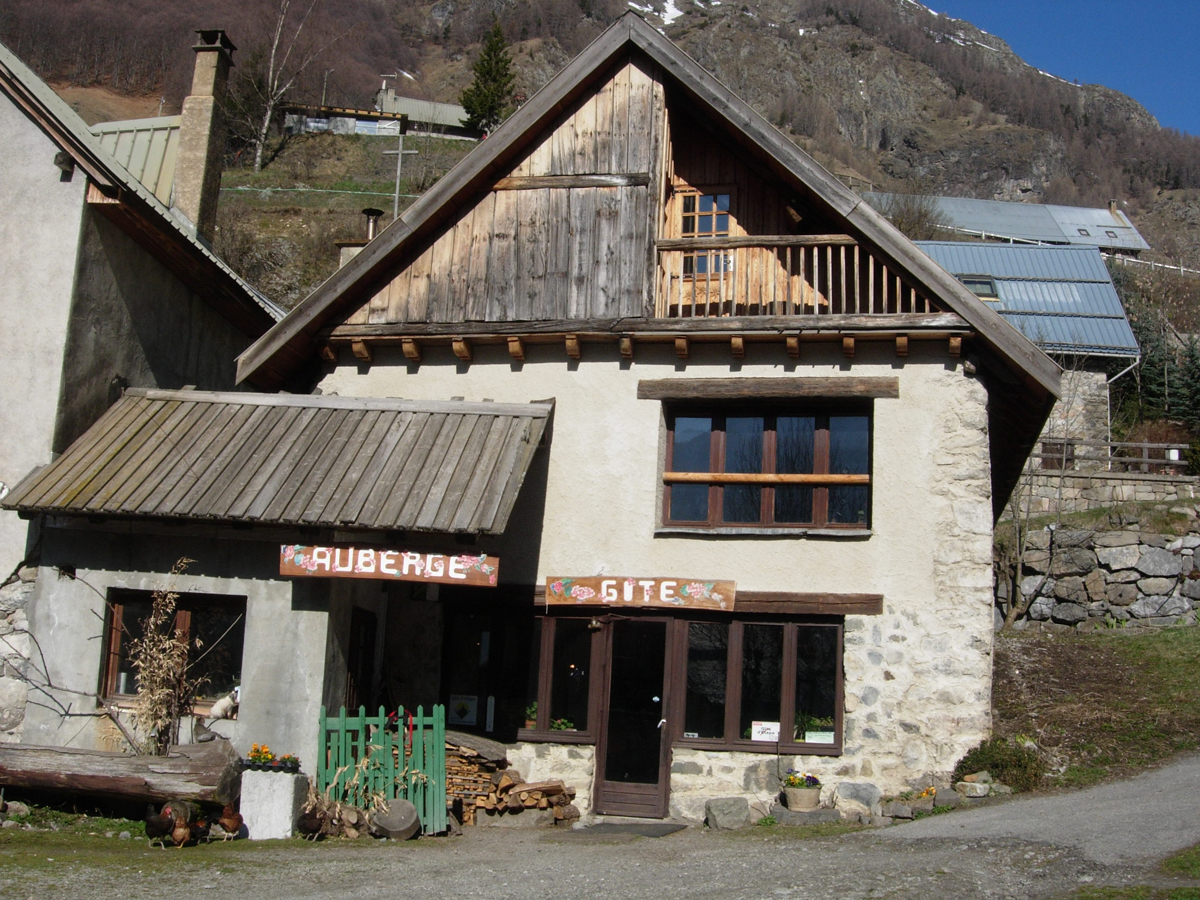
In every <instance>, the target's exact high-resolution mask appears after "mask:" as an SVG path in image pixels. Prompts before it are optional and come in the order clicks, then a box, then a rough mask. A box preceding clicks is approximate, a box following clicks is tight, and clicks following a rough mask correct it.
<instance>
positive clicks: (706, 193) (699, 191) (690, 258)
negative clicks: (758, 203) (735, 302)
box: [672, 185, 736, 281]
mask: <svg viewBox="0 0 1200 900" xmlns="http://www.w3.org/2000/svg"><path fill="white" fill-rule="evenodd" d="M720 194H726V195H728V197H729V209H728V210H726V211H725V213H724V215H727V216H728V217H729V227H728V228H726V230H725V231H716V229H715V227H714V230H713V231H711V232H705V233H703V234H701V233H699V232H697V231H695V230H693V231H692V232H691V233H685V232H684V230H683V217H684V216H685V215H691V216H695V217H697V218H699V216H700V215H701V213H700V198H701V197H712V198H713V212H712V213H711V215H712V216H713V217H714V222H713V225H714V226H715V225H716V222H715V217H716V216H717V215H719V213H718V212H717V211H716V197H717V196H718V195H720ZM735 194H736V188H735V187H734V186H733V185H717V186H703V187H692V186H690V185H689V186H687V187H679V188H676V189H675V192H674V197H673V198H672V199H673V200H674V201H675V203H676V207H675V208H676V213H675V229H676V231H677V232H678V235H679V238H680V239H681V240H700V239H702V238H715V237H729V236H730V235H732V234H733V233H734V225H735V222H736V220H735V219H734V217H733V204H734V196H735ZM686 197H695V198H696V209H695V211H694V212H691V213H685V212H684V210H683V202H684V199H685V198H686ZM701 255H703V256H705V257H706V258H707V259H708V260H709V262H708V269H709V271H708V272H697V271H696V260H697V259H698V258H699V257H700V256H701ZM714 259H720V260H722V262H721V265H720V267H719V268H716V269H714V267H713V262H712V261H713V260H714ZM689 264H690V266H691V269H692V271H690V272H689V271H687V269H688V267H689ZM681 265H682V269H681V271H680V277H681V278H682V279H683V280H684V281H707V280H708V279H710V278H712V277H714V276H715V277H718V278H719V277H721V276H722V275H724V274H725V273H728V272H732V271H733V256H732V254H730V253H729V252H727V251H723V250H702V251H699V252H696V253H688V254H686V255H685V256H684V257H683V262H682V264H681Z"/></svg>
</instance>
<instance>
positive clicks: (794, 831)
mask: <svg viewBox="0 0 1200 900" xmlns="http://www.w3.org/2000/svg"><path fill="white" fill-rule="evenodd" d="M765 818H774V817H773V816H766V817H765ZM758 824H759V825H762V824H763V823H762V821H761V820H759V823H758ZM866 827H867V826H866V825H859V824H857V823H853V822H818V823H816V824H814V825H770V826H764V827H761V828H742V829H739V830H737V831H731V832H728V834H729V836H730V837H732V838H734V839H738V838H741V839H747V838H748V839H750V840H756V841H757V840H769V841H805V840H809V839H810V838H822V837H836V836H837V835H841V834H850V833H851V832H855V831H862V830H863V829H864V828H866Z"/></svg>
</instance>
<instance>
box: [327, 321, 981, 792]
mask: <svg viewBox="0 0 1200 900" xmlns="http://www.w3.org/2000/svg"><path fill="white" fill-rule="evenodd" d="M912 348H913V349H912V353H911V355H910V356H909V357H907V359H904V360H901V359H898V358H897V357H896V356H895V354H894V351H893V350H892V347H891V345H890V344H886V343H880V344H874V345H873V344H869V343H866V342H861V341H860V342H859V347H858V354H857V356H856V358H855V359H854V360H853V362H852V363H851V362H850V361H847V360H845V359H843V357H842V355H841V352H840V349H841V348H840V344H837V345H807V344H806V345H804V348H803V360H802V362H800V363H790V362H789V361H788V360H787V357H786V356H785V354H784V351H783V347H782V345H781V344H769V345H748V346H747V348H746V358H745V360H744V361H742V362H741V363H740V364H735V363H733V362H732V361H731V359H730V355H729V350H728V348H727V347H725V346H721V345H707V346H706V345H695V344H693V347H692V358H691V359H690V360H689V361H688V362H687V363H683V362H681V361H680V360H679V359H677V358H676V357H675V355H674V352H673V350H672V349H671V348H670V347H666V346H663V347H649V346H642V345H639V346H638V348H637V351H636V352H637V355H636V359H635V360H634V361H633V362H632V363H631V364H630V363H623V362H621V360H620V358H619V357H618V356H617V353H616V350H615V348H614V347H613V346H612V345H606V346H602V345H588V344H585V345H584V348H583V359H582V360H581V361H580V362H579V363H578V364H574V363H571V362H570V361H569V360H568V359H567V358H566V356H565V353H564V352H563V350H562V348H561V347H560V346H558V345H557V344H556V345H552V346H551V345H533V346H527V347H526V354H527V362H526V363H525V364H524V365H519V364H516V363H514V362H513V361H512V360H511V358H510V357H509V356H508V353H507V351H506V350H505V349H504V348H503V347H490V346H477V347H476V348H475V361H474V362H473V363H472V364H470V365H464V364H460V363H458V361H457V360H456V359H455V358H454V357H453V356H452V355H451V354H450V350H449V349H448V348H437V347H435V348H426V350H425V362H424V363H423V364H422V365H421V366H419V367H410V366H407V365H406V364H405V363H404V360H403V358H402V357H400V355H399V352H398V351H397V352H394V353H393V352H392V351H381V350H377V351H376V357H375V363H374V365H372V366H370V367H367V366H358V365H353V364H347V365H339V366H335V367H332V368H331V370H330V371H329V372H328V373H327V374H326V376H325V377H324V379H323V380H322V381H321V388H322V390H323V391H324V392H325V393H330V392H336V393H338V394H341V395H344V396H364V397H365V396H375V397H404V398H409V399H426V400H446V399H450V398H452V397H463V398H464V399H466V400H471V401H479V400H483V399H493V400H495V401H498V402H527V401H530V400H538V399H545V398H549V397H553V398H555V399H556V402H557V405H556V408H555V413H554V421H553V437H552V440H551V442H550V445H549V462H548V471H547V475H546V500H545V511H544V523H543V524H542V525H541V527H540V528H539V527H538V524H537V517H538V516H540V515H541V510H540V509H537V508H536V507H535V505H534V504H532V503H530V493H531V492H530V491H529V490H528V489H527V490H526V491H525V492H524V493H523V495H522V497H521V498H520V500H519V501H518V505H517V509H516V510H515V511H514V514H513V518H512V519H511V520H510V523H509V527H508V532H507V533H506V535H505V538H504V539H503V540H501V541H499V542H497V543H494V544H493V543H488V544H487V545H486V546H487V548H488V549H489V550H493V549H494V550H495V551H496V552H499V554H500V556H501V566H500V571H501V581H502V582H511V583H524V584H529V583H541V582H543V581H544V579H545V578H546V577H547V576H550V575H554V576H564V575H566V576H570V575H599V574H612V575H633V576H647V577H648V576H669V575H679V576H683V577H695V578H705V579H712V578H729V579H734V580H735V581H736V582H737V585H738V588H739V590H755V591H772V590H774V591H832V592H845V593H859V592H867V593H882V594H883V595H884V598H885V601H884V614H883V615H882V616H878V617H859V616H851V617H848V620H847V624H846V631H847V634H846V648H845V673H846V713H847V715H846V727H845V730H846V736H845V743H844V752H843V754H842V756H840V757H803V758H798V759H797V760H796V764H797V765H799V766H802V767H803V768H806V769H807V770H809V771H815V772H818V773H819V774H822V775H823V776H825V777H827V778H828V779H830V780H831V781H833V782H836V781H837V780H841V779H849V780H864V781H871V782H874V783H876V784H879V785H880V786H881V787H883V788H885V789H891V790H903V789H905V788H906V787H909V786H911V785H912V784H913V783H915V782H918V781H920V780H921V778H923V777H927V776H928V775H929V774H933V773H945V772H946V771H947V770H949V769H950V768H952V767H953V765H954V762H955V761H956V760H957V759H958V758H959V757H960V756H961V755H962V753H963V752H965V751H966V750H967V749H969V748H970V747H972V746H974V745H975V744H976V743H978V742H979V740H981V739H982V738H983V737H985V736H986V735H987V733H988V731H989V729H990V724H991V723H990V711H989V709H990V706H989V704H990V695H991V650H992V599H991V584H992V576H991V541H992V519H991V494H990V464H989V456H988V445H987V414H986V400H987V398H986V393H985V391H984V389H983V387H982V385H981V384H980V383H979V382H978V381H976V380H975V379H973V378H971V377H968V376H966V375H965V374H964V373H963V371H962V369H961V367H960V366H959V365H957V364H956V362H957V361H954V360H951V359H950V358H949V357H948V356H946V354H945V349H944V345H943V344H942V343H940V342H938V343H937V344H922V343H918V342H914V343H913V345H912ZM345 362H347V363H350V362H351V360H350V358H349V356H348V354H347V356H346V359H345ZM786 375H796V376H805V375H808V376H826V377H838V376H868V375H874V376H879V375H883V376H891V375H894V376H897V377H898V378H899V380H900V397H899V399H894V400H876V401H875V402H874V462H873V487H872V501H873V513H872V534H871V535H870V536H869V537H866V538H861V537H860V538H848V537H843V538H829V537H802V538H790V537H785V538H778V537H745V538H743V537H706V536H693V535H688V536H682V535H671V536H656V535H655V528H656V526H657V525H658V517H659V510H660V508H661V503H660V501H659V497H660V493H659V482H660V479H659V469H660V455H661V452H662V450H661V444H662V437H663V426H662V405H661V403H659V402H658V401H650V400H638V399H637V382H638V380H639V379H643V378H680V377H696V378H700V377H731V376H736V377H769V376H774V377H778V376H786ZM700 756H706V757H708V756H714V754H703V753H697V752H694V751H676V754H675V759H676V762H677V763H680V762H681V761H688V760H690V761H692V762H693V763H694V765H692V766H688V767H682V766H680V765H677V766H676V769H675V773H674V774H673V776H672V802H673V809H674V810H675V811H676V812H677V813H679V814H684V815H695V814H696V813H697V810H698V809H699V810H702V807H703V799H704V798H705V797H712V796H714V793H713V786H714V785H720V786H721V789H722V790H723V791H725V792H726V793H730V792H732V793H744V794H745V795H746V796H748V797H750V798H751V799H756V798H758V793H759V792H760V790H765V789H766V786H767V784H768V782H769V781H770V779H769V778H768V773H766V770H765V769H763V768H762V767H763V766H764V765H766V764H767V763H768V762H769V763H770V765H771V766H775V764H776V761H775V759H774V758H773V757H770V758H767V757H762V756H757V755H753V754H719V756H720V757H721V762H720V763H719V765H714V764H713V760H711V759H707V758H706V759H704V760H700V759H699V757H700ZM693 757H696V759H692V758H693ZM743 757H744V758H743ZM700 763H703V764H700ZM783 763H784V765H783V768H784V770H786V768H787V766H788V765H791V764H792V761H791V760H787V759H785V760H784V761H783ZM739 785H740V787H739Z"/></svg>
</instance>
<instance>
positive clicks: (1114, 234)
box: [1104, 231, 1117, 238]
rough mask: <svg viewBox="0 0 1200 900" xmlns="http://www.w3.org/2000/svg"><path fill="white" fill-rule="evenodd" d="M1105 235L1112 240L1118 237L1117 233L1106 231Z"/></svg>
mask: <svg viewBox="0 0 1200 900" xmlns="http://www.w3.org/2000/svg"><path fill="white" fill-rule="evenodd" d="M1104 233H1105V234H1106V235H1108V236H1109V237H1110V238H1115V237H1116V236H1117V233H1116V232H1115V231H1106V232H1104Z"/></svg>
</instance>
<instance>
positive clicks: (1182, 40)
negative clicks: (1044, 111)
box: [925, 0, 1200, 135]
mask: <svg viewBox="0 0 1200 900" xmlns="http://www.w3.org/2000/svg"><path fill="white" fill-rule="evenodd" d="M925 5H926V6H928V7H929V8H930V9H932V10H934V11H935V12H939V13H945V14H946V15H949V16H952V17H954V18H956V19H966V20H967V21H968V22H970V23H972V24H973V25H975V26H976V27H978V28H982V29H983V30H984V31H987V32H989V33H991V34H994V35H996V36H997V37H1000V38H1003V39H1004V40H1005V41H1006V42H1007V43H1008V45H1009V46H1010V47H1012V48H1013V50H1014V51H1015V52H1016V53H1017V55H1018V56H1020V57H1021V58H1022V59H1024V60H1025V61H1026V62H1027V63H1029V64H1030V65H1033V66H1037V67H1038V68H1039V69H1042V70H1044V71H1046V72H1049V73H1050V74H1052V75H1057V76H1058V77H1059V78H1065V79H1066V80H1068V81H1074V80H1075V79H1079V81H1080V82H1083V83H1085V84H1102V85H1104V86H1106V87H1110V88H1114V89H1116V90H1118V91H1121V92H1122V93H1124V94H1128V95H1129V96H1130V97H1132V98H1133V99H1135V100H1137V101H1138V102H1139V103H1141V104H1142V106H1144V107H1146V109H1148V110H1150V112H1151V113H1153V114H1154V116H1155V117H1157V118H1158V121H1159V122H1160V123H1162V124H1163V125H1165V126H1168V127H1170V128H1177V129H1179V130H1180V131H1186V132H1188V133H1189V134H1193V135H1200V0H925Z"/></svg>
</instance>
